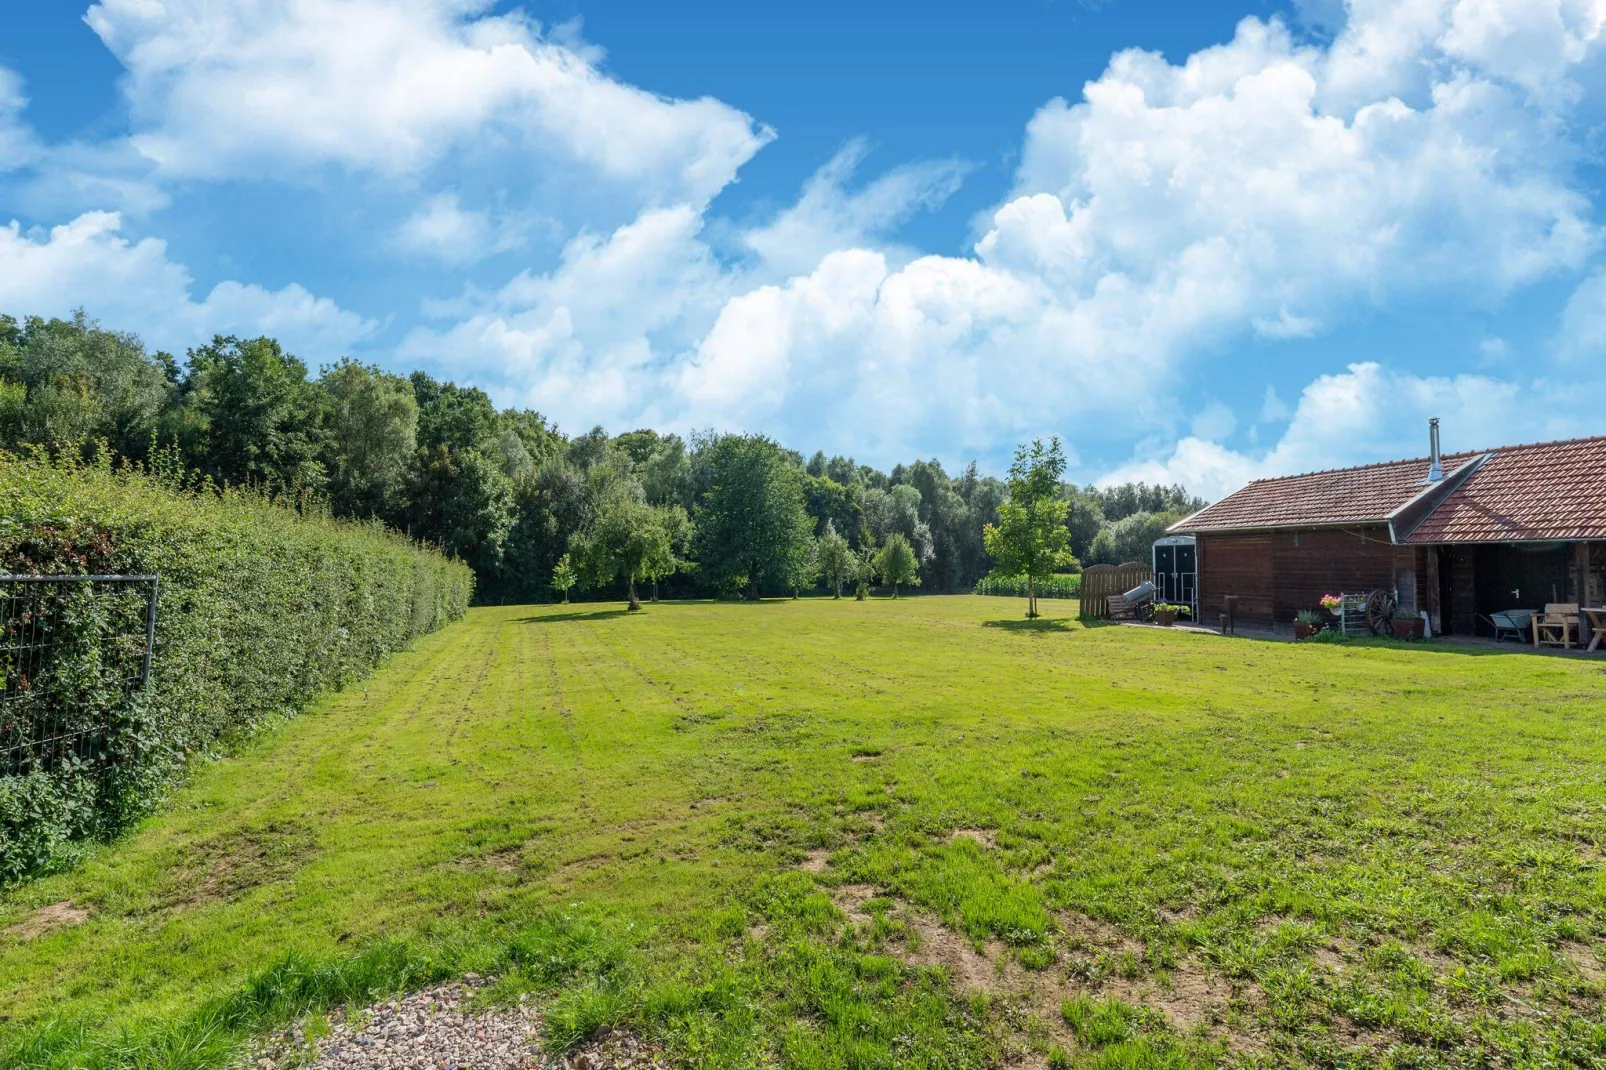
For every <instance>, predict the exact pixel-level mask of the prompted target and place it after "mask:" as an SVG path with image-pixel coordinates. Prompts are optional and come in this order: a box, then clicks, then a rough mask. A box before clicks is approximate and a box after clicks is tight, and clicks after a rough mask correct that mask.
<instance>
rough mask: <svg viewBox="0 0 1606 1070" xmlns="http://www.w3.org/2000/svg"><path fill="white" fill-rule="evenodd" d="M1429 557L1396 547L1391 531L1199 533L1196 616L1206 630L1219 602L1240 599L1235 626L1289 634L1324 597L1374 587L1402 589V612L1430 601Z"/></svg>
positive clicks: (1215, 617)
mask: <svg viewBox="0 0 1606 1070" xmlns="http://www.w3.org/2000/svg"><path fill="white" fill-rule="evenodd" d="M1425 564H1426V562H1425V559H1424V555H1422V554H1421V553H1420V552H1419V551H1418V550H1417V549H1416V548H1414V547H1404V546H1394V545H1392V544H1391V543H1390V542H1389V538H1388V529H1387V528H1385V527H1382V526H1372V527H1367V526H1361V527H1356V528H1353V529H1348V530H1322V531H1300V532H1291V531H1290V532H1284V531H1278V532H1268V533H1263V534H1248V535H1238V534H1230V535H1229V534H1202V535H1200V536H1199V616H1200V619H1201V620H1202V621H1203V622H1204V623H1205V624H1209V625H1214V624H1216V622H1217V620H1218V619H1219V617H1220V614H1221V607H1222V599H1223V597H1224V596H1226V595H1229V594H1235V595H1237V596H1238V623H1239V624H1241V625H1243V626H1244V627H1246V628H1262V629H1275V630H1279V631H1281V630H1286V629H1287V628H1289V627H1290V626H1291V625H1292V624H1293V621H1294V614H1295V613H1298V612H1299V611H1300V610H1302V609H1317V608H1318V607H1319V604H1320V602H1321V597H1322V595H1324V594H1340V593H1344V592H1352V593H1353V592H1362V591H1370V590H1375V589H1377V588H1389V589H1392V588H1394V587H1396V586H1398V587H1399V590H1400V599H1401V602H1402V603H1404V604H1403V605H1402V607H1401V608H1402V609H1404V610H1406V611H1407V612H1410V613H1411V614H1413V615H1414V614H1415V613H1416V611H1417V610H1418V609H1426V608H1428V607H1427V605H1426V604H1424V603H1425V600H1426V594H1427V590H1428V583H1427V578H1426V577H1425V576H1423V575H1422V573H1423V571H1424V568H1425Z"/></svg>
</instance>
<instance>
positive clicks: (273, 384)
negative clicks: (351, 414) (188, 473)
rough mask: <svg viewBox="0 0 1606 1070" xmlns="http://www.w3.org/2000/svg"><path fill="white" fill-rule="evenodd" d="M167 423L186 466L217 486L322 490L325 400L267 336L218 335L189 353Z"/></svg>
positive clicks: (292, 359)
mask: <svg viewBox="0 0 1606 1070" xmlns="http://www.w3.org/2000/svg"><path fill="white" fill-rule="evenodd" d="M181 394H182V401H181V402H180V404H179V407H178V410H177V412H176V413H175V415H176V417H177V424H176V426H174V428H173V429H174V431H175V432H176V437H177V438H178V440H179V445H180V447H181V448H182V449H183V451H184V454H185V456H186V457H187V458H188V459H189V462H190V464H191V465H192V466H193V467H195V468H197V469H199V470H200V471H202V472H205V473H206V474H207V475H210V476H212V477H213V478H214V479H216V480H219V481H220V482H228V483H235V484H239V483H256V484H260V485H265V486H269V487H276V488H298V489H306V490H318V491H321V490H322V489H323V484H324V480H325V470H324V466H323V463H322V462H321V460H320V455H321V454H322V452H323V438H324V434H325V432H324V427H323V418H324V402H325V395H324V393H323V391H322V390H321V389H320V388H319V387H318V386H317V384H315V383H311V382H308V380H307V366H306V365H305V364H303V363H301V361H300V360H298V359H297V358H296V357H295V356H294V355H292V354H290V353H286V352H285V351H284V349H283V348H281V347H280V345H279V343H278V342H276V341H274V340H273V339H272V338H251V339H241V338H234V337H221V336H220V337H217V338H214V339H212V341H211V342H210V343H209V344H207V345H204V346H200V347H199V348H196V349H192V350H190V352H189V365H188V369H187V371H186V373H185V376H184V382H183V384H182V386H181Z"/></svg>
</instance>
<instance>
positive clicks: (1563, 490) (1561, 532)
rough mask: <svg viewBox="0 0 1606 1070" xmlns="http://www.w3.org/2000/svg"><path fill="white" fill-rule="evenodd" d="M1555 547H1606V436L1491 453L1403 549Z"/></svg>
mask: <svg viewBox="0 0 1606 1070" xmlns="http://www.w3.org/2000/svg"><path fill="white" fill-rule="evenodd" d="M1550 539H1606V436H1603V437H1600V438H1576V439H1571V440H1569V441H1566V442H1542V443H1538V444H1535V445H1532V446H1508V447H1505V448H1503V449H1498V450H1494V451H1492V452H1491V455H1490V457H1489V459H1488V460H1487V461H1485V462H1484V463H1483V465H1482V467H1480V468H1479V469H1478V470H1477V471H1476V472H1473V473H1472V475H1471V476H1470V477H1468V479H1467V481H1466V482H1465V483H1463V484H1462V485H1461V486H1460V487H1458V488H1457V489H1456V491H1455V493H1453V494H1451V495H1450V496H1449V497H1448V498H1446V499H1445V501H1444V504H1442V505H1440V506H1439V507H1438V508H1437V509H1435V510H1434V511H1433V512H1432V513H1431V514H1430V515H1429V516H1428V518H1427V519H1426V520H1424V521H1423V522H1422V523H1421V524H1420V525H1419V526H1418V527H1417V529H1416V530H1415V531H1413V532H1411V534H1410V536H1409V537H1408V538H1407V539H1406V540H1405V541H1406V542H1408V543H1412V544H1418V543H1439V542H1516V541H1529V540H1550Z"/></svg>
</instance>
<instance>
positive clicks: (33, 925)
mask: <svg viewBox="0 0 1606 1070" xmlns="http://www.w3.org/2000/svg"><path fill="white" fill-rule="evenodd" d="M88 920H89V911H87V910H82V909H80V908H78V907H75V906H73V905H72V904H71V903H67V902H61V903H51V904H50V905H49V906H44V907H40V908H39V909H38V910H34V911H32V912H30V913H29V914H28V915H27V916H26V917H24V918H23V919H22V920H21V921H19V922H17V923H15V924H13V925H8V926H6V927H5V929H4V930H0V931H3V932H4V933H5V934H6V935H7V936H12V937H16V938H17V939H18V940H37V939H38V938H39V937H41V936H45V935H47V934H49V933H53V932H56V931H57V930H58V929H70V928H72V927H73V926H74V925H78V924H80V923H82V922H86V921H88Z"/></svg>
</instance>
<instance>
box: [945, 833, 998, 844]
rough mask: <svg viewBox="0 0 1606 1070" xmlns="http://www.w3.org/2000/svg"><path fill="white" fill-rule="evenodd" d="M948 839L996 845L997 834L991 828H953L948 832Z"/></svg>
mask: <svg viewBox="0 0 1606 1070" xmlns="http://www.w3.org/2000/svg"><path fill="white" fill-rule="evenodd" d="M948 839H949V840H950V841H953V840H971V841H973V842H975V843H979V844H981V845H982V846H983V847H997V846H998V836H997V834H996V833H994V832H993V830H992V829H954V830H953V832H952V833H950V834H949V836H948Z"/></svg>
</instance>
